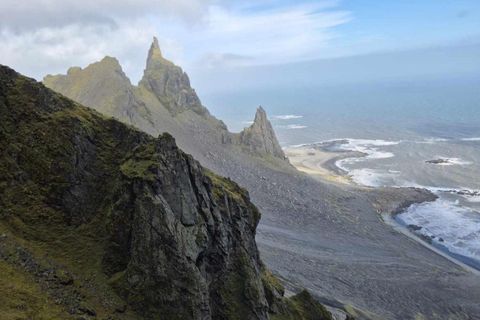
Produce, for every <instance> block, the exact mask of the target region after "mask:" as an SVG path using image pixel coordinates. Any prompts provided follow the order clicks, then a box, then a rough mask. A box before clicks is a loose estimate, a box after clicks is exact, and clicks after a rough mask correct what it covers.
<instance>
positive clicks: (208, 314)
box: [0, 66, 330, 319]
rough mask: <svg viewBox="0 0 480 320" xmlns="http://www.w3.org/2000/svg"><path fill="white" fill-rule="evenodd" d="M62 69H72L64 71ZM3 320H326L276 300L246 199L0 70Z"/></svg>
mask: <svg viewBox="0 0 480 320" xmlns="http://www.w3.org/2000/svg"><path fill="white" fill-rule="evenodd" d="M74 72H75V71H74ZM0 124H1V125H0V141H1V142H2V143H1V144H0V235H1V236H0V270H1V271H2V274H7V275H8V276H7V277H3V276H2V278H1V279H0V290H2V292H7V291H8V292H9V294H8V295H6V294H4V295H1V296H0V313H1V314H2V315H4V316H6V319H10V318H11V319H17V318H31V317H33V315H35V318H36V319H96V318H98V319H269V318H272V319H330V315H329V314H328V313H327V312H326V311H325V309H324V308H323V307H322V306H321V305H320V304H318V303H316V302H315V301H314V300H313V299H312V298H311V297H310V295H309V294H308V293H306V292H303V293H301V294H300V295H297V296H295V297H293V298H291V299H286V298H284V297H283V289H282V287H281V285H280V284H279V282H278V281H277V280H276V279H275V278H274V277H273V276H272V275H271V274H270V273H269V272H268V271H267V270H266V268H265V267H264V266H263V264H262V262H261V261H260V258H259V254H258V250H257V246H256V243H255V230H256V227H257V224H258V222H259V219H260V214H259V212H258V210H257V208H256V207H255V206H254V205H253V204H252V203H251V202H250V200H249V195H248V193H247V192H246V191H245V190H244V189H241V188H240V187H239V186H238V185H237V184H235V183H234V182H232V181H231V180H229V179H225V178H221V177H219V176H217V175H215V174H214V173H212V172H210V171H208V170H206V169H204V168H202V166H201V165H200V164H199V163H198V162H197V161H196V160H194V159H193V158H192V157H191V156H190V155H187V154H185V153H183V152H182V151H181V150H180V149H179V148H178V147H177V146H176V144H175V140H174V138H173V137H172V136H171V135H169V134H164V135H161V136H159V137H158V138H154V137H152V136H150V135H148V134H146V133H142V132H140V131H137V130H135V129H133V128H131V127H128V126H126V125H124V124H122V123H120V122H118V121H116V120H114V119H107V118H105V117H103V116H102V115H100V114H98V113H96V112H94V111H92V110H91V109H89V108H85V107H83V106H81V105H79V104H77V103H75V102H73V101H71V100H69V99H67V98H65V97H63V96H61V95H59V94H56V93H54V92H52V91H51V90H49V89H47V88H45V87H44V86H43V85H42V84H39V83H37V82H35V81H34V80H32V79H28V78H25V77H23V76H21V75H19V74H17V73H16V72H14V71H13V70H11V69H9V68H7V67H4V66H0Z"/></svg>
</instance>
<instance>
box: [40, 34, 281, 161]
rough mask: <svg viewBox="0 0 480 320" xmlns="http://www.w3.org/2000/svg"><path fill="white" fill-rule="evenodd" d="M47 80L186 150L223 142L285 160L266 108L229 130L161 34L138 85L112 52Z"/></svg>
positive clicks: (55, 87)
mask: <svg viewBox="0 0 480 320" xmlns="http://www.w3.org/2000/svg"><path fill="white" fill-rule="evenodd" d="M43 83H44V84H45V85H46V86H47V87H49V88H51V89H53V90H55V91H57V92H59V93H61V94H63V95H65V96H67V97H69V98H71V99H73V100H75V101H78V102H80V103H82V104H84V105H86V106H88V107H91V108H94V109H96V110H97V111H99V112H101V113H104V114H106V115H110V116H113V117H115V118H117V119H119V120H121V121H124V122H126V123H129V124H132V125H134V126H136V127H137V128H139V129H141V130H143V131H145V132H148V133H150V134H152V135H158V134H160V133H162V132H170V133H171V134H172V135H173V136H175V137H176V138H177V140H178V142H179V145H180V147H182V149H185V150H188V151H189V152H192V153H193V154H194V155H195V156H197V154H196V151H195V150H196V149H197V146H198V145H205V144H209V143H218V144H222V145H223V147H224V148H227V149H241V150H242V151H243V152H244V153H249V154H250V155H254V156H258V157H260V158H261V157H264V156H268V157H273V158H278V159H280V160H282V161H285V159H286V158H285V155H284V154H283V151H282V150H281V148H280V146H279V143H278V140H277V138H276V136H275V132H274V131H273V129H272V127H271V124H270V123H269V121H268V119H267V116H266V113H265V111H264V110H263V109H259V112H257V115H256V116H255V119H256V120H255V123H254V125H253V126H252V127H251V130H245V131H244V132H243V133H240V134H236V133H231V132H229V131H228V129H227V127H226V125H225V124H224V123H223V122H222V121H220V120H218V119H217V118H215V117H213V116H212V115H211V114H210V113H209V111H208V109H207V108H205V107H204V106H203V105H202V104H201V101H200V99H199V98H198V96H197V94H196V92H195V90H194V89H193V88H192V87H191V86H190V80H189V78H188V75H187V74H186V73H185V72H184V71H183V70H182V69H181V68H180V67H178V66H176V65H175V64H174V63H172V62H171V61H169V60H167V59H165V58H164V57H163V55H162V52H161V50H160V47H159V45H158V40H157V39H156V38H154V39H153V42H152V45H151V47H150V50H149V52H148V56H147V63H146V68H145V70H144V74H143V78H142V79H141V81H140V82H139V84H138V86H134V85H132V84H131V83H130V80H129V79H128V78H127V77H126V76H125V74H124V72H123V71H122V68H121V66H120V65H119V64H118V61H117V60H116V59H114V58H110V57H106V58H104V59H103V60H102V61H100V62H96V63H93V64H91V65H89V66H87V67H86V68H85V69H81V68H79V67H75V68H70V69H69V71H68V72H67V74H66V75H55V76H53V75H47V76H46V77H45V78H44V79H43ZM260 110H261V111H262V112H260ZM187 131H189V132H188V133H187ZM195 140H197V141H195ZM208 150H209V151H210V152H211V153H214V150H211V149H210V148H209V149H208Z"/></svg>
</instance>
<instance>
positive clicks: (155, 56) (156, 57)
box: [147, 37, 165, 68]
mask: <svg viewBox="0 0 480 320" xmlns="http://www.w3.org/2000/svg"><path fill="white" fill-rule="evenodd" d="M163 60H165V59H164V58H163V56H162V50H160V45H159V44H158V39H157V37H153V41H152V44H151V45H150V50H149V51H148V58H147V68H148V66H149V64H150V63H152V62H154V61H163Z"/></svg>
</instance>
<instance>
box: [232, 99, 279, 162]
mask: <svg viewBox="0 0 480 320" xmlns="http://www.w3.org/2000/svg"><path fill="white" fill-rule="evenodd" d="M240 142H241V144H243V145H245V146H247V147H248V148H249V149H250V151H252V152H253V153H256V154H260V155H265V154H267V155H273V156H275V157H277V158H281V159H285V154H284V153H283V150H282V148H281V147H280V144H279V143H278V140H277V137H276V135H275V131H274V130H273V127H272V124H271V123H270V121H269V120H268V117H267V113H266V112H265V110H264V109H263V108H262V107H261V106H259V107H258V108H257V112H256V113H255V120H254V121H253V124H252V125H251V126H250V127H248V128H245V129H244V130H243V131H242V132H240Z"/></svg>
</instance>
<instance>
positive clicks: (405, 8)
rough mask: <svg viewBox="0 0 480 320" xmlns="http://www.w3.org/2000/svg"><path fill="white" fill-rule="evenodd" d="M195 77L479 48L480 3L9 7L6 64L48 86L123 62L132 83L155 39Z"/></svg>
mask: <svg viewBox="0 0 480 320" xmlns="http://www.w3.org/2000/svg"><path fill="white" fill-rule="evenodd" d="M153 35H156V36H158V38H159V40H160V44H161V46H162V49H163V52H164V54H165V56H166V57H167V58H170V59H171V60H173V61H174V62H176V63H177V64H180V65H182V66H183V67H184V68H185V69H186V70H187V71H188V70H194V69H208V68H214V69H215V68H216V69H221V70H228V69H229V68H242V67H252V66H261V65H284V64H291V63H297V62H299V61H307V60H318V59H327V58H338V57H346V56H356V55H365V54H376V53H382V52H401V51H408V50H418V49H429V48H435V47H446V46H449V47H455V46H463V45H465V44H478V43H480V1H478V0H416V1H414V0H401V1H400V0H398V1H397V0H388V1H387V0H383V1H381V0H377V1H373V0H339V1H335V0H320V1H308V0H303V1H292V0H264V1H253V0H244V1H233V0H175V1H174V0H172V1H166V0H162V1H151V0H136V1H134V0H84V1H76V0H49V1H44V0H24V1H21V2H19V1H18V0H2V1H1V2H0V46H1V47H2V50H1V51H0V63H1V64H7V65H10V66H12V67H14V68H16V69H17V70H19V71H21V72H23V73H25V74H27V75H30V76H33V77H35V78H37V79H41V78H42V77H43V76H44V75H45V74H47V73H61V72H62V73H63V72H65V71H66V69H67V68H68V67H69V66H72V65H78V66H82V67H84V66H86V65H87V64H89V63H91V62H93V61H96V60H100V59H101V58H102V57H103V56H105V55H110V56H115V57H117V58H118V59H119V60H120V62H121V63H122V65H123V67H124V69H125V71H126V73H127V74H128V75H129V76H130V77H131V78H132V80H133V82H136V81H138V79H139V78H140V77H141V74H142V72H143V68H144V64H145V55H146V51H147V50H148V47H149V45H150V42H151V39H152V36H153Z"/></svg>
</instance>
